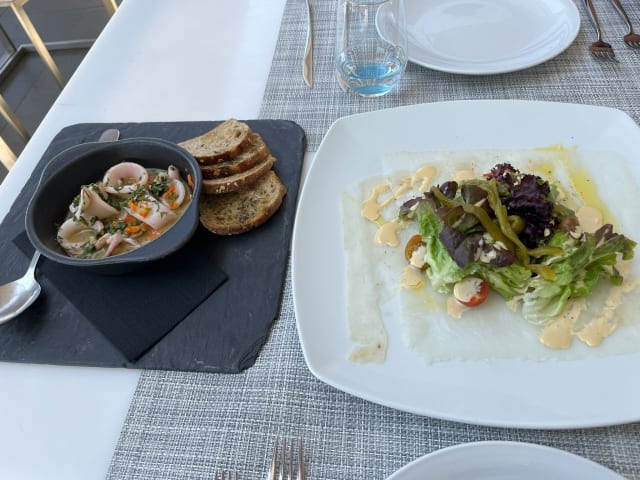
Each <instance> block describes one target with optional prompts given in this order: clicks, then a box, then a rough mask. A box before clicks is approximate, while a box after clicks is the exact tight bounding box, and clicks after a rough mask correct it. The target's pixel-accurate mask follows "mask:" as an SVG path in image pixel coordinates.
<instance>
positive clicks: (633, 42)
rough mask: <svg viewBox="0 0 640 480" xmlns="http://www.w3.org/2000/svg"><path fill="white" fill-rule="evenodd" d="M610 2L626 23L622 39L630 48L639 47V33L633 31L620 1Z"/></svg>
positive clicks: (613, 0)
mask: <svg viewBox="0 0 640 480" xmlns="http://www.w3.org/2000/svg"><path fill="white" fill-rule="evenodd" d="M611 3H613V6H614V7H616V10H618V13H620V15H622V18H624V21H625V22H626V23H627V28H628V29H629V31H628V32H627V34H626V35H625V36H624V37H622V40H624V43H626V44H627V45H629V46H630V47H631V48H640V35H638V34H637V33H635V32H634V31H633V27H632V26H631V20H629V16H628V15H627V12H625V11H624V8H623V7H622V3H621V2H620V0H611Z"/></svg>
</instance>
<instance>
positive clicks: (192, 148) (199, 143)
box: [178, 118, 251, 165]
mask: <svg viewBox="0 0 640 480" xmlns="http://www.w3.org/2000/svg"><path fill="white" fill-rule="evenodd" d="M250 133H251V128H250V127H249V125H247V124H246V123H244V122H240V121H238V120H236V119H235V118H230V119H229V120H226V121H224V122H222V123H221V124H220V125H218V126H217V127H215V128H214V129H212V130H209V131H208V132H206V133H203V134H202V135H200V136H198V137H194V138H190V139H189V140H185V141H184V142H180V143H179V144H178V145H180V146H181V147H182V148H184V149H185V150H186V151H187V152H189V153H190V154H191V155H193V156H194V157H195V159H196V160H197V161H198V163H200V164H202V165H210V164H212V163H219V162H224V161H227V160H230V159H231V158H233V157H235V156H236V155H237V154H238V153H240V150H242V147H243V146H244V145H245V144H246V143H247V142H248V140H249V134H250Z"/></svg>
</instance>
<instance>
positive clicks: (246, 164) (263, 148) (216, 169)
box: [200, 133, 270, 179]
mask: <svg viewBox="0 0 640 480" xmlns="http://www.w3.org/2000/svg"><path fill="white" fill-rule="evenodd" d="M269 154H270V152H269V147H267V145H266V144H265V143H264V141H263V140H262V137H261V136H260V135H259V134H257V133H251V134H250V135H249V140H248V142H247V144H246V145H245V146H244V148H243V149H242V151H241V152H240V153H239V154H238V155H237V156H235V157H234V158H232V159H231V160H228V161H226V162H222V163H216V164H214V165H202V166H201V167H200V170H202V177H203V178H205V179H211V178H220V177H229V176H231V175H235V174H238V173H242V172H246V171H247V170H249V169H250V168H252V167H254V166H255V165H257V164H258V163H260V162H262V161H263V160H264V159H265V158H267V156H268V155H269Z"/></svg>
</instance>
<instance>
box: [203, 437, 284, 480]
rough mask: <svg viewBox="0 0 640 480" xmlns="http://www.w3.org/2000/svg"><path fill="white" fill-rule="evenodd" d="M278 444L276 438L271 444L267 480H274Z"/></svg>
mask: <svg viewBox="0 0 640 480" xmlns="http://www.w3.org/2000/svg"><path fill="white" fill-rule="evenodd" d="M278 442H279V440H278V439H277V438H276V441H275V443H274V444H273V458H272V459H271V469H270V470H269V480H276V465H277V463H278ZM216 480H217V479H216Z"/></svg>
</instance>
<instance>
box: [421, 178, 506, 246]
mask: <svg viewBox="0 0 640 480" xmlns="http://www.w3.org/2000/svg"><path fill="white" fill-rule="evenodd" d="M431 194H432V195H433V196H434V197H436V198H437V199H438V200H439V201H440V202H441V203H442V204H443V205H445V206H447V207H456V206H458V205H460V206H462V208H463V209H464V211H465V213H469V214H471V215H473V216H474V217H476V218H477V219H478V221H479V222H480V224H481V225H482V226H483V227H484V229H485V230H486V231H487V233H489V235H491V237H493V239H494V240H495V241H496V242H502V243H504V245H505V247H507V248H508V249H509V250H513V243H512V242H511V241H509V239H508V238H507V237H506V236H505V235H504V234H503V233H502V230H500V228H498V226H497V225H496V224H495V223H494V222H493V220H491V217H489V214H488V213H487V212H486V211H485V210H484V209H483V208H481V207H477V206H475V205H472V204H470V203H458V202H456V201H455V200H451V199H450V198H447V197H445V196H444V194H443V193H442V192H441V191H440V189H439V188H437V187H435V186H434V187H431Z"/></svg>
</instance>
